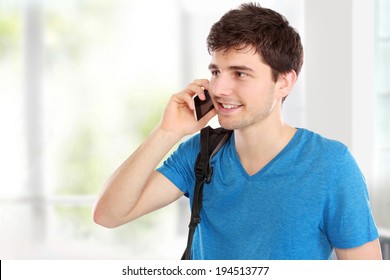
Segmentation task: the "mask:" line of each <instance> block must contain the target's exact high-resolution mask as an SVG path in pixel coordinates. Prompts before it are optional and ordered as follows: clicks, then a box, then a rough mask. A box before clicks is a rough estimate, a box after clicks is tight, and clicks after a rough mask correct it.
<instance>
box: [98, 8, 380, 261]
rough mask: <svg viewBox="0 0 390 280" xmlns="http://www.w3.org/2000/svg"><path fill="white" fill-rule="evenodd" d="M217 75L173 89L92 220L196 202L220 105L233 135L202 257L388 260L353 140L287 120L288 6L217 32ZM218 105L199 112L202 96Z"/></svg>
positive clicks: (204, 218)
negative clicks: (205, 132) (205, 142)
mask: <svg viewBox="0 0 390 280" xmlns="http://www.w3.org/2000/svg"><path fill="white" fill-rule="evenodd" d="M207 43H208V49H209V52H210V54H211V55H212V58H211V63H210V65H209V69H210V72H211V79H210V81H208V80H206V79H199V80H194V81H193V82H192V83H191V84H190V85H188V86H187V87H186V88H185V89H183V90H182V91H181V92H179V93H177V94H175V95H173V96H172V97H171V99H170V101H169V103H168V105H167V107H166V109H165V112H164V115H163V117H162V119H161V121H160V123H159V124H158V125H157V127H156V128H155V129H154V131H153V132H152V133H151V135H150V136H149V137H148V139H147V140H146V141H145V142H144V143H143V144H142V145H141V146H140V147H139V148H138V149H137V150H136V151H135V152H134V153H133V154H132V155H131V156H130V157H129V158H128V159H127V160H126V161H125V162H124V163H123V164H122V165H121V166H120V167H119V168H118V169H117V170H116V171H115V172H114V174H113V175H112V176H111V178H110V179H109V180H108V182H107V184H106V186H105V188H104V189H103V191H102V193H101V196H100V198H99V200H98V201H97V203H96V206H95V210H94V219H95V221H96V222H97V223H98V224H101V225H103V226H106V227H117V226H120V225H122V224H125V223H127V222H130V221H132V220H134V219H136V218H138V217H140V216H142V215H145V214H147V213H149V212H152V211H155V210H157V209H159V208H161V207H164V206H166V205H168V204H170V203H172V202H174V201H175V200H177V199H178V198H179V197H181V196H182V195H183V194H185V195H186V196H189V198H190V201H191V203H192V198H193V191H194V184H195V175H194V172H193V168H194V164H195V160H196V157H197V154H198V152H199V134H198V135H196V136H194V137H192V138H191V139H190V140H188V141H186V142H184V143H183V144H181V145H180V147H179V148H178V149H177V150H176V151H175V152H174V153H173V154H172V155H171V157H170V158H169V159H168V160H167V161H166V162H165V163H164V164H163V166H162V167H160V168H159V169H158V170H155V168H156V166H157V165H158V164H159V162H160V161H161V160H162V159H163V158H164V156H165V155H166V154H167V153H168V152H169V151H170V149H171V148H172V147H173V146H174V145H175V144H176V143H177V142H179V141H180V140H181V139H182V138H183V137H184V136H186V135H191V134H193V133H196V132H198V131H199V130H200V129H202V128H203V127H204V126H205V125H206V124H207V122H208V121H209V120H210V119H211V118H212V117H214V116H215V115H218V120H219V123H220V125H221V126H222V127H224V128H226V129H230V130H234V133H233V135H232V136H231V138H230V139H229V140H228V142H227V143H226V144H225V145H224V146H223V147H222V148H221V150H220V151H219V152H218V153H217V154H216V155H215V156H214V158H213V160H212V164H213V168H214V169H213V170H214V172H213V179H212V181H211V183H210V184H208V185H206V186H205V188H204V194H203V207H202V210H201V221H200V224H199V225H198V227H197V229H196V232H195V235H194V240H193V246H192V259H328V258H330V256H331V254H332V251H333V249H335V251H336V254H337V257H338V258H339V259H381V251H380V246H379V242H378V232H377V229H376V226H375V223H374V220H373V217H372V214H371V210H370V205H369V200H368V192H367V187H366V184H365V181H364V178H363V175H362V174H361V172H360V170H359V168H358V167H357V165H356V163H355V161H354V159H353V158H352V156H351V154H350V152H349V151H348V149H347V148H346V147H345V146H344V145H343V144H341V143H339V142H337V141H332V140H328V139H326V138H324V137H322V136H320V135H318V134H315V133H313V132H311V131H308V130H306V129H297V128H294V127H291V126H289V125H288V124H286V123H285V122H284V120H283V118H282V114H281V110H282V103H283V101H284V99H285V98H286V97H287V96H288V94H289V93H290V91H291V89H292V87H293V86H294V84H295V82H296V80H297V77H298V74H299V72H300V70H301V67H302V63H303V49H302V45H301V41H300V37H299V35H298V33H297V32H296V31H295V30H294V29H293V28H292V27H291V26H290V25H289V23H288V21H287V20H286V19H285V18H284V17H283V16H281V15H280V14H278V13H276V12H275V11H272V10H270V9H265V8H262V7H260V6H259V5H256V4H243V5H241V6H240V7H239V8H238V9H236V10H232V11H229V12H228V13H226V14H225V15H224V16H223V17H222V18H221V19H220V20H219V21H218V22H217V23H215V24H214V25H213V27H212V29H211V31H210V34H209V36H208V38H207ZM203 89H208V91H209V92H210V94H211V97H212V100H213V103H214V106H215V109H213V110H212V111H211V112H209V113H208V114H207V115H206V116H205V117H204V118H202V119H201V120H200V121H196V120H195V119H194V114H193V110H194V103H193V99H192V97H193V96H194V95H195V94H197V95H199V96H200V98H201V99H204V98H205V96H204V93H203Z"/></svg>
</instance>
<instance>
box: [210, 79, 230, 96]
mask: <svg viewBox="0 0 390 280" xmlns="http://www.w3.org/2000/svg"><path fill="white" fill-rule="evenodd" d="M209 89H210V91H211V93H212V94H213V95H214V96H215V97H223V96H229V95H231V94H232V92H233V83H232V81H231V80H230V78H229V77H228V76H227V75H224V74H223V73H220V74H219V75H218V76H216V77H213V78H211V80H210V85H209Z"/></svg>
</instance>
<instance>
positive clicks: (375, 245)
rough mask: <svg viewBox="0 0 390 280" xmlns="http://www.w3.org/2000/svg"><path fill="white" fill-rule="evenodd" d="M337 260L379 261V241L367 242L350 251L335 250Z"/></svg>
mask: <svg viewBox="0 0 390 280" xmlns="http://www.w3.org/2000/svg"><path fill="white" fill-rule="evenodd" d="M335 251H336V255H337V259H339V260H381V259H382V252H381V247H380V244H379V240H378V239H376V240H374V241H371V242H367V243H366V244H363V245H362V246H359V247H356V248H350V249H335Z"/></svg>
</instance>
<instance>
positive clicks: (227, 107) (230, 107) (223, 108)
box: [219, 103, 243, 113]
mask: <svg viewBox="0 0 390 280" xmlns="http://www.w3.org/2000/svg"><path fill="white" fill-rule="evenodd" d="M241 107H243V105H242V104H229V103H219V112H221V113H232V112H235V111H237V110H239V109H240V108H241Z"/></svg>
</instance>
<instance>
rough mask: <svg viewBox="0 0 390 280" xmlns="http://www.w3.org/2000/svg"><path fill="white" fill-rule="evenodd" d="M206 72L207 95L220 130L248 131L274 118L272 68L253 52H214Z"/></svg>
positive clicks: (250, 50)
mask: <svg viewBox="0 0 390 280" xmlns="http://www.w3.org/2000/svg"><path fill="white" fill-rule="evenodd" d="M209 69H210V72H211V79H210V85H209V92H210V94H211V97H212V98H213V102H214V106H215V108H216V110H217V113H218V120H219V123H220V125H221V126H222V127H224V128H226V129H243V128H248V127H252V126H256V125H258V124H261V123H263V122H264V121H266V120H267V119H269V118H270V116H272V115H273V114H272V113H273V109H274V107H275V104H277V102H278V100H279V99H278V97H277V94H276V93H275V86H276V83H275V82H274V80H273V79H272V71H271V68H270V67H269V66H268V65H266V64H264V63H263V62H262V60H261V58H260V55H259V54H258V53H254V51H253V49H250V48H247V49H243V50H239V51H237V50H234V49H232V50H229V51H228V52H225V51H224V50H221V51H215V52H214V53H213V55H212V59H211V63H210V65H209ZM271 118H272V117H271Z"/></svg>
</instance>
